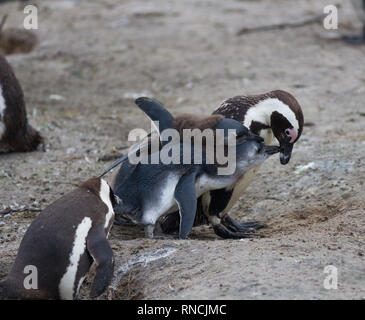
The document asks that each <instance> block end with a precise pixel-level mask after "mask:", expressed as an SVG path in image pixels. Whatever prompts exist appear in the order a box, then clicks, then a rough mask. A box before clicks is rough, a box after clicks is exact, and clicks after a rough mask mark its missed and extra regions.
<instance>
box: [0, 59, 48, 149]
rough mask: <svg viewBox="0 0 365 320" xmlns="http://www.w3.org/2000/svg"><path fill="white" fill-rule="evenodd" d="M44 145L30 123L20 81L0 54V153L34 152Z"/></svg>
mask: <svg viewBox="0 0 365 320" xmlns="http://www.w3.org/2000/svg"><path fill="white" fill-rule="evenodd" d="M42 143H43V138H42V136H41V135H40V133H39V132H38V131H37V130H35V129H34V128H32V127H31V126H30V125H29V123H28V120H27V114H26V110H25V103H24V97H23V91H22V88H21V87H20V84H19V82H18V79H17V78H16V77H15V74H14V72H13V70H12V69H11V67H10V65H9V64H8V62H7V61H6V59H5V57H4V56H2V55H1V54H0V153H4V152H16V151H18V152H25V151H33V150H35V149H37V147H38V146H39V145H40V144H42Z"/></svg>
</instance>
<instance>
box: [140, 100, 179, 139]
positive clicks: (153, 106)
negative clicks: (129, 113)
mask: <svg viewBox="0 0 365 320" xmlns="http://www.w3.org/2000/svg"><path fill="white" fill-rule="evenodd" d="M135 103H136V105H137V106H138V107H139V108H140V109H141V110H142V111H143V112H144V113H145V114H146V115H147V116H148V117H149V118H150V119H151V120H152V121H153V122H156V121H158V122H159V123H158V125H159V126H158V133H159V134H160V135H161V132H162V131H164V130H165V129H172V128H173V123H174V117H173V116H172V115H171V113H170V112H169V111H168V110H166V109H165V107H164V106H163V105H162V104H161V103H160V102H158V101H157V100H155V99H151V98H146V97H140V98H138V99H137V100H136V101H135ZM161 144H162V145H164V144H166V142H165V143H164V142H162V141H161Z"/></svg>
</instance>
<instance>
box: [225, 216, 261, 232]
mask: <svg viewBox="0 0 365 320" xmlns="http://www.w3.org/2000/svg"><path fill="white" fill-rule="evenodd" d="M221 223H222V224H223V225H224V226H225V227H226V228H228V229H229V230H231V231H233V232H243V233H245V232H252V231H255V230H259V229H262V228H265V227H267V225H266V224H264V223H262V222H258V221H252V222H238V221H236V220H234V219H232V218H231V217H230V216H229V215H228V214H226V215H225V216H224V217H223V218H222V219H221Z"/></svg>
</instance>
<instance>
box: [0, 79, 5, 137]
mask: <svg viewBox="0 0 365 320" xmlns="http://www.w3.org/2000/svg"><path fill="white" fill-rule="evenodd" d="M5 108H6V105H5V99H4V97H3V89H2V87H1V85H0V139H1V137H2V135H3V134H4V131H5V123H4V113H5Z"/></svg>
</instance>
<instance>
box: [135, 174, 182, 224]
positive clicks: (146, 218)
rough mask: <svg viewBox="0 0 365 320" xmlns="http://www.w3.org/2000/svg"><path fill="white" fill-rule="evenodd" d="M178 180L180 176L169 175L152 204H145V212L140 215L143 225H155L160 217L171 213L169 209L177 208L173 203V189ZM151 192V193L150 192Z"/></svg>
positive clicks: (174, 202)
mask: <svg viewBox="0 0 365 320" xmlns="http://www.w3.org/2000/svg"><path fill="white" fill-rule="evenodd" d="M179 180H180V175H178V174H176V173H170V174H169V175H168V176H167V178H166V179H165V181H164V183H163V187H162V188H160V192H159V194H157V197H156V198H155V199H153V201H152V202H149V203H146V204H145V210H144V212H143V215H142V223H143V224H155V223H156V221H157V220H158V218H159V217H160V216H162V215H163V214H165V213H167V212H169V211H171V210H170V209H171V208H172V207H174V206H177V204H176V201H175V197H174V194H175V189H176V186H177V184H178V182H179ZM151 192H153V191H152V190H151Z"/></svg>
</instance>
